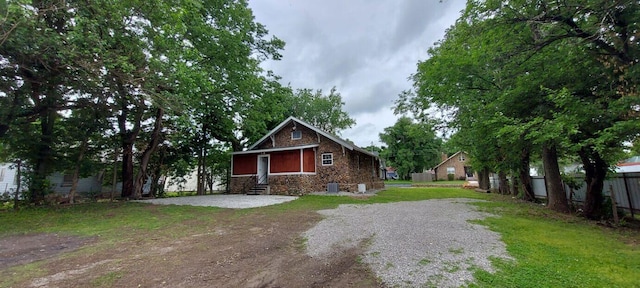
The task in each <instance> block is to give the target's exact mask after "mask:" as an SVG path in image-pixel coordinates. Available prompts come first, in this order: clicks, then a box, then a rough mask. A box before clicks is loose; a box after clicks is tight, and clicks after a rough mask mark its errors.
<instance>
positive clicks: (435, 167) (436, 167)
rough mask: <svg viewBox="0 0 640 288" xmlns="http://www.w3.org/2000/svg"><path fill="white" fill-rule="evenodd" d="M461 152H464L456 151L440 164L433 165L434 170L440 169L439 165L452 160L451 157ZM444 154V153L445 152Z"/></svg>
mask: <svg viewBox="0 0 640 288" xmlns="http://www.w3.org/2000/svg"><path fill="white" fill-rule="evenodd" d="M460 153H462V151H458V152H456V153H454V154H453V155H451V157H449V158H447V159H445V160H444V161H442V162H440V164H438V165H436V166H434V167H433V170H436V169H438V167H440V166H441V165H442V164H444V163H446V162H447V161H449V160H451V158H453V157H456V155H458V154H460ZM465 153H466V152H465ZM443 154H444V153H443Z"/></svg>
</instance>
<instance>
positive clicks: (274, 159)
mask: <svg viewBox="0 0 640 288" xmlns="http://www.w3.org/2000/svg"><path fill="white" fill-rule="evenodd" d="M269 170H270V171H269V172H270V173H286V172H300V150H290V151H281V152H272V153H271V167H270V169H269Z"/></svg>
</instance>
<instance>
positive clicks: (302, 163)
mask: <svg viewBox="0 0 640 288" xmlns="http://www.w3.org/2000/svg"><path fill="white" fill-rule="evenodd" d="M300 173H304V149H300Z"/></svg>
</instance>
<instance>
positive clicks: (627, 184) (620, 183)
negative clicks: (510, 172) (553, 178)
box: [531, 173, 640, 214]
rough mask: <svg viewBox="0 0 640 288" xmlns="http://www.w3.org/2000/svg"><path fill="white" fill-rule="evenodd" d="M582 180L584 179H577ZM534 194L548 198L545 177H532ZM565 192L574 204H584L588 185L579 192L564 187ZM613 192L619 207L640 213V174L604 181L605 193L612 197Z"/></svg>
mask: <svg viewBox="0 0 640 288" xmlns="http://www.w3.org/2000/svg"><path fill="white" fill-rule="evenodd" d="M576 179H578V180H582V177H576ZM531 180H532V186H533V193H534V194H535V195H536V197H538V198H546V197H547V187H546V186H545V177H544V176H533V177H531ZM564 191H565V192H566V193H567V199H573V201H574V202H582V201H584V199H585V197H586V191H587V185H586V183H585V182H583V185H582V187H580V189H577V190H573V195H570V194H571V189H570V188H569V186H567V185H564ZM611 191H613V193H614V196H615V199H616V203H617V206H618V207H619V208H623V209H626V210H628V211H630V212H631V213H632V214H634V213H637V212H640V173H620V174H616V175H615V176H613V177H611V178H609V179H607V180H605V181H604V188H603V193H604V195H606V196H611Z"/></svg>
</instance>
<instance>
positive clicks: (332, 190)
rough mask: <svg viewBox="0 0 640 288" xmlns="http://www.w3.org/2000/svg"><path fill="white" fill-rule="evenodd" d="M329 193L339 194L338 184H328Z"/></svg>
mask: <svg viewBox="0 0 640 288" xmlns="http://www.w3.org/2000/svg"><path fill="white" fill-rule="evenodd" d="M327 193H338V183H327Z"/></svg>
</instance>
